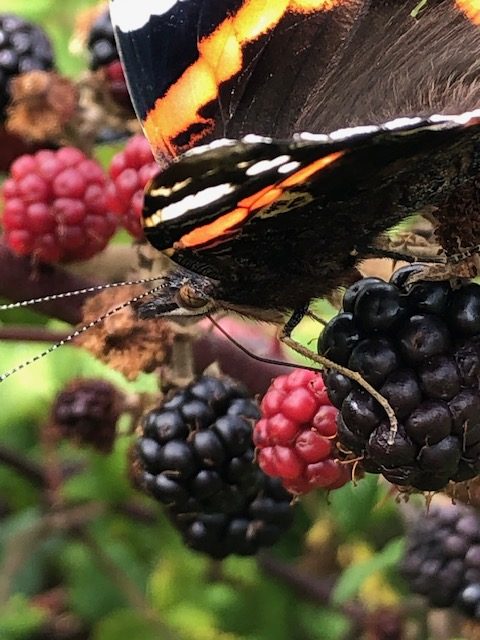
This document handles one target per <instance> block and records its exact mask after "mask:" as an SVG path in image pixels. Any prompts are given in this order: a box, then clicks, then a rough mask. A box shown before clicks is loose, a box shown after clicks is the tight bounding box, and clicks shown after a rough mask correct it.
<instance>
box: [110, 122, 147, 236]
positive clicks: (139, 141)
mask: <svg viewBox="0 0 480 640" xmlns="http://www.w3.org/2000/svg"><path fill="white" fill-rule="evenodd" d="M157 173H158V165H157V163H156V162H155V160H154V159H153V155H152V151H151V149H150V145H149V144H148V142H147V139H146V138H145V136H143V135H141V134H139V135H135V136H133V137H132V138H130V140H129V141H128V142H127V144H126V145H125V149H124V150H123V151H120V153H117V154H116V155H115V156H114V158H113V159H112V162H111V164H110V168H109V174H110V178H111V182H110V184H109V185H108V189H107V202H108V207H109V210H110V211H113V212H114V213H116V214H117V215H118V216H119V218H120V221H121V224H122V226H124V227H125V229H127V231H128V232H129V233H131V235H132V236H133V237H134V238H137V239H140V238H142V237H143V230H142V224H141V219H142V209H143V192H144V188H145V185H146V184H147V182H148V181H149V180H150V179H151V178H153V176H154V175H156V174H157Z"/></svg>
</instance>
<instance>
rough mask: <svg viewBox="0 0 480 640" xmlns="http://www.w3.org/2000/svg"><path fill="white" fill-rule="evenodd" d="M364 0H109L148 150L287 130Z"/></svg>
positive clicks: (171, 152)
mask: <svg viewBox="0 0 480 640" xmlns="http://www.w3.org/2000/svg"><path fill="white" fill-rule="evenodd" d="M368 5H369V2H368V0H329V1H328V2H326V1H325V0H177V1H174V0H167V1H166V2H165V1H164V2H162V1H161V0H158V1H157V2H155V1H153V2H152V1H151V0H137V2H135V5H134V6H132V3H131V0H111V2H110V6H111V15H112V21H113V24H114V27H115V32H116V37H117V42H118V47H119V50H120V55H121V58H122V61H123V65H124V68H125V71H126V77H127V81H128V84H129V88H130V92H131V96H132V100H133V103H134V105H135V108H136V111H137V115H138V117H139V119H140V121H141V122H142V124H143V127H144V131H145V133H146V135H147V138H148V139H149V141H150V143H151V145H152V148H153V149H154V152H155V153H156V155H157V156H158V157H160V156H162V155H167V156H175V155H177V154H178V153H180V152H181V151H184V150H185V149H188V148H190V147H192V146H194V145H195V144H197V143H198V142H200V141H202V142H205V141H208V140H209V139H213V138H218V137H223V136H225V135H228V136H237V135H242V134H243V133H246V132H248V131H254V132H255V131H261V132H262V133H266V132H267V131H266V130H268V133H270V134H274V135H275V136H276V137H283V136H287V135H289V134H290V133H291V131H292V130H293V125H294V122H295V120H296V118H297V115H298V113H299V111H300V110H301V108H302V106H303V105H304V104H305V100H306V99H307V97H308V95H309V94H310V93H311V90H312V86H314V85H315V84H316V83H318V82H319V81H321V80H322V78H323V77H325V75H326V74H327V73H328V72H329V70H330V68H331V65H332V64H333V63H334V61H335V60H336V59H337V58H338V57H339V55H340V52H341V51H342V49H343V48H344V47H345V46H346V44H347V43H348V41H349V40H350V38H351V37H352V34H353V32H354V31H355V28H356V24H357V22H358V21H359V20H360V18H361V16H362V15H363V14H364V13H365V11H366V10H367V7H368Z"/></svg>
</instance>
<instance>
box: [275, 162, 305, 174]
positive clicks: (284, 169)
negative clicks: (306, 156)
mask: <svg viewBox="0 0 480 640" xmlns="http://www.w3.org/2000/svg"><path fill="white" fill-rule="evenodd" d="M299 166H300V162H298V161H297V160H292V162H287V164H282V166H281V167H278V173H290V172H291V171H295V169H298V167H299Z"/></svg>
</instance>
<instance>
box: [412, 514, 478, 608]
mask: <svg viewBox="0 0 480 640" xmlns="http://www.w3.org/2000/svg"><path fill="white" fill-rule="evenodd" d="M401 573H402V575H403V577H404V578H405V580H406V581H407V584H408V586H409V588H410V589H411V591H413V592H414V593H419V594H421V595H423V596H425V597H426V598H427V599H428V602H429V604H430V605H431V606H433V607H451V606H455V607H457V608H458V609H459V610H460V611H461V612H462V613H464V614H465V615H467V616H468V617H471V618H475V619H478V620H480V517H479V516H478V514H477V513H476V512H475V511H474V509H471V508H469V507H465V506H459V505H453V504H452V505H446V506H441V507H440V506H436V507H433V508H432V509H430V511H429V513H428V514H426V515H425V516H424V517H422V518H419V519H418V520H417V522H416V524H415V526H414V527H413V528H412V529H411V530H410V531H409V533H408V537H407V548H406V552H405V556H404V559H403V561H402V565H401Z"/></svg>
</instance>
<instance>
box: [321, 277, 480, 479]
mask: <svg viewBox="0 0 480 640" xmlns="http://www.w3.org/2000/svg"><path fill="white" fill-rule="evenodd" d="M418 268H419V267H418V265H413V266H408V267H404V268H403V269H400V270H399V271H397V272H396V274H394V275H393V277H392V279H391V281H390V282H389V283H387V282H383V281H382V280H379V279H378V278H365V279H363V280H361V281H359V282H357V283H355V284H354V285H353V286H352V287H350V288H349V289H348V290H347V291H346V293H345V296H344V309H343V311H342V313H340V314H338V315H337V316H336V317H334V318H333V319H332V320H331V321H330V322H329V323H328V325H327V326H326V327H325V330H324V331H323V333H322V335H321V336H320V339H319V345H318V348H319V351H320V352H321V353H322V354H324V355H326V356H327V357H329V358H330V359H332V360H334V361H335V362H338V363H339V364H341V365H344V366H347V367H348V368H350V369H353V370H355V371H358V372H359V373H360V374H361V375H362V377H363V378H364V379H365V380H367V381H368V382H369V383H370V384H371V385H372V386H373V387H374V388H376V389H378V391H379V392H380V393H381V394H382V395H383V396H384V397H385V398H386V399H387V400H388V402H389V403H390V405H391V406H392V408H393V409H394V411H395V414H396V416H397V418H398V421H399V426H398V432H397V434H396V437H395V441H394V443H393V444H389V443H388V439H389V429H390V425H389V422H388V421H387V419H386V416H385V413H384V411H383V409H382V408H381V407H380V406H379V405H378V403H377V402H376V401H375V400H374V399H373V398H372V397H371V396H370V394H368V393H367V392H366V391H365V390H364V389H362V388H360V387H359V386H358V385H357V384H356V383H354V382H352V381H351V380H350V379H348V378H346V377H345V376H343V375H341V374H339V373H337V372H336V371H334V370H331V371H328V372H326V373H325V382H326V386H327V389H328V394H329V397H330V399H331V401H332V403H333V404H334V405H335V406H336V407H337V408H338V409H339V410H340V415H339V418H338V439H339V442H340V444H341V446H342V448H343V449H345V450H347V451H350V452H352V453H353V454H354V455H355V456H358V457H361V458H362V464H363V467H364V469H365V470H366V471H369V472H373V473H381V474H383V475H384V477H385V478H386V479H387V480H389V481H390V482H392V483H394V484H397V485H405V486H412V487H414V488H416V489H419V490H421V491H436V490H439V489H442V488H443V487H444V486H445V485H446V484H447V483H448V482H449V481H450V480H452V481H455V482H459V481H464V480H468V479H470V478H473V477H474V476H476V475H478V474H479V473H480V313H479V309H480V285H477V284H474V283H468V282H463V283H462V284H461V286H460V287H458V288H456V289H453V288H452V287H451V286H450V284H449V283H448V282H427V281H419V282H416V283H414V284H413V286H408V283H407V280H408V276H409V275H411V274H413V273H415V272H416V271H417V270H418Z"/></svg>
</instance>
